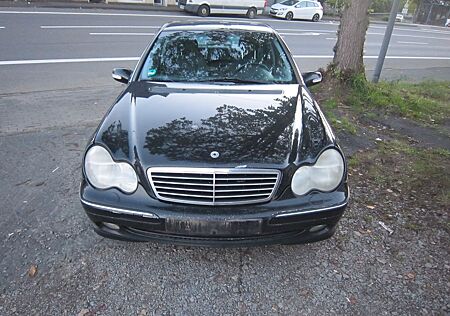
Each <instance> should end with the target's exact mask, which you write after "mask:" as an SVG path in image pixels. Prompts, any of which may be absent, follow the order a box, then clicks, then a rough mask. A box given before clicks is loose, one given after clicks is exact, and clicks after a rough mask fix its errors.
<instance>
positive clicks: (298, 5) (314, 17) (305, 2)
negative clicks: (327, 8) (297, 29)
mask: <svg viewBox="0 0 450 316" xmlns="http://www.w3.org/2000/svg"><path fill="white" fill-rule="evenodd" d="M270 15H271V16H274V17H277V18H283V19H286V20H293V19H301V20H311V21H313V22H317V21H320V19H322V16H323V7H322V5H321V4H320V2H318V1H314V0H285V1H283V2H280V3H276V4H274V5H272V6H271V7H270Z"/></svg>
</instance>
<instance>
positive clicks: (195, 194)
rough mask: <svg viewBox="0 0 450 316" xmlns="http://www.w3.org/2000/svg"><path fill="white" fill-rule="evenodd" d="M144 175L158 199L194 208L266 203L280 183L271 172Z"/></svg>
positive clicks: (158, 171)
mask: <svg viewBox="0 0 450 316" xmlns="http://www.w3.org/2000/svg"><path fill="white" fill-rule="evenodd" d="M147 174H148V178H149V180H150V183H151V185H152V188H153V191H154V192H155V194H156V196H157V198H158V199H160V200H162V201H170V202H177V203H187V204H198V205H233V204H252V203H261V202H267V201H269V200H270V199H271V198H272V196H273V194H274V193H275V190H276V188H277V186H278V183H279V179H280V171H278V170H272V169H209V168H149V169H148V170H147Z"/></svg>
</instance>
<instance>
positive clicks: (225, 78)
mask: <svg viewBox="0 0 450 316" xmlns="http://www.w3.org/2000/svg"><path fill="white" fill-rule="evenodd" d="M195 81H196V82H234V83H256V84H268V83H270V82H266V81H258V80H247V79H239V78H230V77H221V78H211V79H200V80H195Z"/></svg>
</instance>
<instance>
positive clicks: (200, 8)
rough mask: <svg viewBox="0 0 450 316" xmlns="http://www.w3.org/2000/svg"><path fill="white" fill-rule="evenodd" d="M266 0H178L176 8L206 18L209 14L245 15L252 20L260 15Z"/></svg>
mask: <svg viewBox="0 0 450 316" xmlns="http://www.w3.org/2000/svg"><path fill="white" fill-rule="evenodd" d="M265 6H266V0H239V1H230V0H179V1H178V7H179V8H180V9H182V10H184V11H187V12H191V13H195V14H198V15H199V16H203V17H205V16H208V15H210V14H216V13H221V14H245V15H247V17H248V18H249V19H254V18H255V17H256V16H257V15H258V14H262V13H263V11H264V7H265Z"/></svg>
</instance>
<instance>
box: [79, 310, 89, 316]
mask: <svg viewBox="0 0 450 316" xmlns="http://www.w3.org/2000/svg"><path fill="white" fill-rule="evenodd" d="M88 314H89V310H88V309H87V308H83V309H82V310H81V311H80V312H79V313H78V316H86V315H88Z"/></svg>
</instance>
